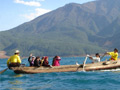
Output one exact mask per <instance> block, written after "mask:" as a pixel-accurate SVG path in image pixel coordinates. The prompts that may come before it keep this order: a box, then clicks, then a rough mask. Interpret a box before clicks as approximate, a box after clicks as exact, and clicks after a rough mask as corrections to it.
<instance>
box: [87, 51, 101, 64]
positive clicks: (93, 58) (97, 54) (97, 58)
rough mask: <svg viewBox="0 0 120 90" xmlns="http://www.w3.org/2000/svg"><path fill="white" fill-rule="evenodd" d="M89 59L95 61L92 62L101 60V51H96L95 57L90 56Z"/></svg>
mask: <svg viewBox="0 0 120 90" xmlns="http://www.w3.org/2000/svg"><path fill="white" fill-rule="evenodd" d="M89 59H90V60H92V61H93V62H92V63H97V62H100V55H99V53H96V54H95V57H92V56H89Z"/></svg>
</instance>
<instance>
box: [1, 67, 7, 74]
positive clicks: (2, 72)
mask: <svg viewBox="0 0 120 90" xmlns="http://www.w3.org/2000/svg"><path fill="white" fill-rule="evenodd" d="M7 69H8V68H6V69H4V70H2V71H0V74H2V73H4V72H5V71H6V70H7Z"/></svg>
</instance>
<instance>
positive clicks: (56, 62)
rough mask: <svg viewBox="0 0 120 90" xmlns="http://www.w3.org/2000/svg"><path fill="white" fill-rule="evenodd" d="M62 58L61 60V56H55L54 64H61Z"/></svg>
mask: <svg viewBox="0 0 120 90" xmlns="http://www.w3.org/2000/svg"><path fill="white" fill-rule="evenodd" d="M60 60H61V58H60V56H55V57H54V58H53V62H52V66H60V62H59V61H60Z"/></svg>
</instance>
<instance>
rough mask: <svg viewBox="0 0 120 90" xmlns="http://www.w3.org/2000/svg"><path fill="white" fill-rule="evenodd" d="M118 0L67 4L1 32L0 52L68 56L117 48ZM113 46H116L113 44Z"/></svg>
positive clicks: (119, 8)
mask: <svg viewBox="0 0 120 90" xmlns="http://www.w3.org/2000/svg"><path fill="white" fill-rule="evenodd" d="M119 3H120V0H97V1H92V2H89V3H85V4H77V3H70V4H67V5H65V6H63V7H60V8H58V9H56V10H53V11H51V12H49V13H47V14H44V15H42V16H39V17H37V18H35V19H34V20H32V21H30V22H26V23H23V24H22V25H20V26H18V27H15V28H13V29H10V30H7V31H2V32H0V50H4V51H7V54H8V55H11V54H12V52H13V51H14V50H15V49H19V50H20V51H21V54H22V55H23V56H28V55H29V54H30V53H33V54H35V55H40V56H44V55H47V56H55V55H60V56H70V55H83V54H93V53H96V52H99V53H102V52H105V49H113V48H115V47H116V48H119V43H120V42H119V40H118V38H119V34H118V33H119V32H120V31H119V25H120V23H119V22H120V21H119V20H120V19H119V15H120V5H119ZM114 43H115V44H114Z"/></svg>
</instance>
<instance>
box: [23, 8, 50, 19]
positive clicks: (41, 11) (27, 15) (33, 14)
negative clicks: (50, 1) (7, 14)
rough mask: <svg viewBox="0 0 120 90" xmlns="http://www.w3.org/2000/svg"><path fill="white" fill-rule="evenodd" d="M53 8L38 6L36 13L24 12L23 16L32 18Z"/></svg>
mask: <svg viewBox="0 0 120 90" xmlns="http://www.w3.org/2000/svg"><path fill="white" fill-rule="evenodd" d="M50 11H51V10H47V9H42V8H36V9H35V13H30V14H24V15H22V16H23V17H25V18H26V19H28V20H32V19H34V18H36V17H38V16H40V15H43V14H45V13H48V12H50Z"/></svg>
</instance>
